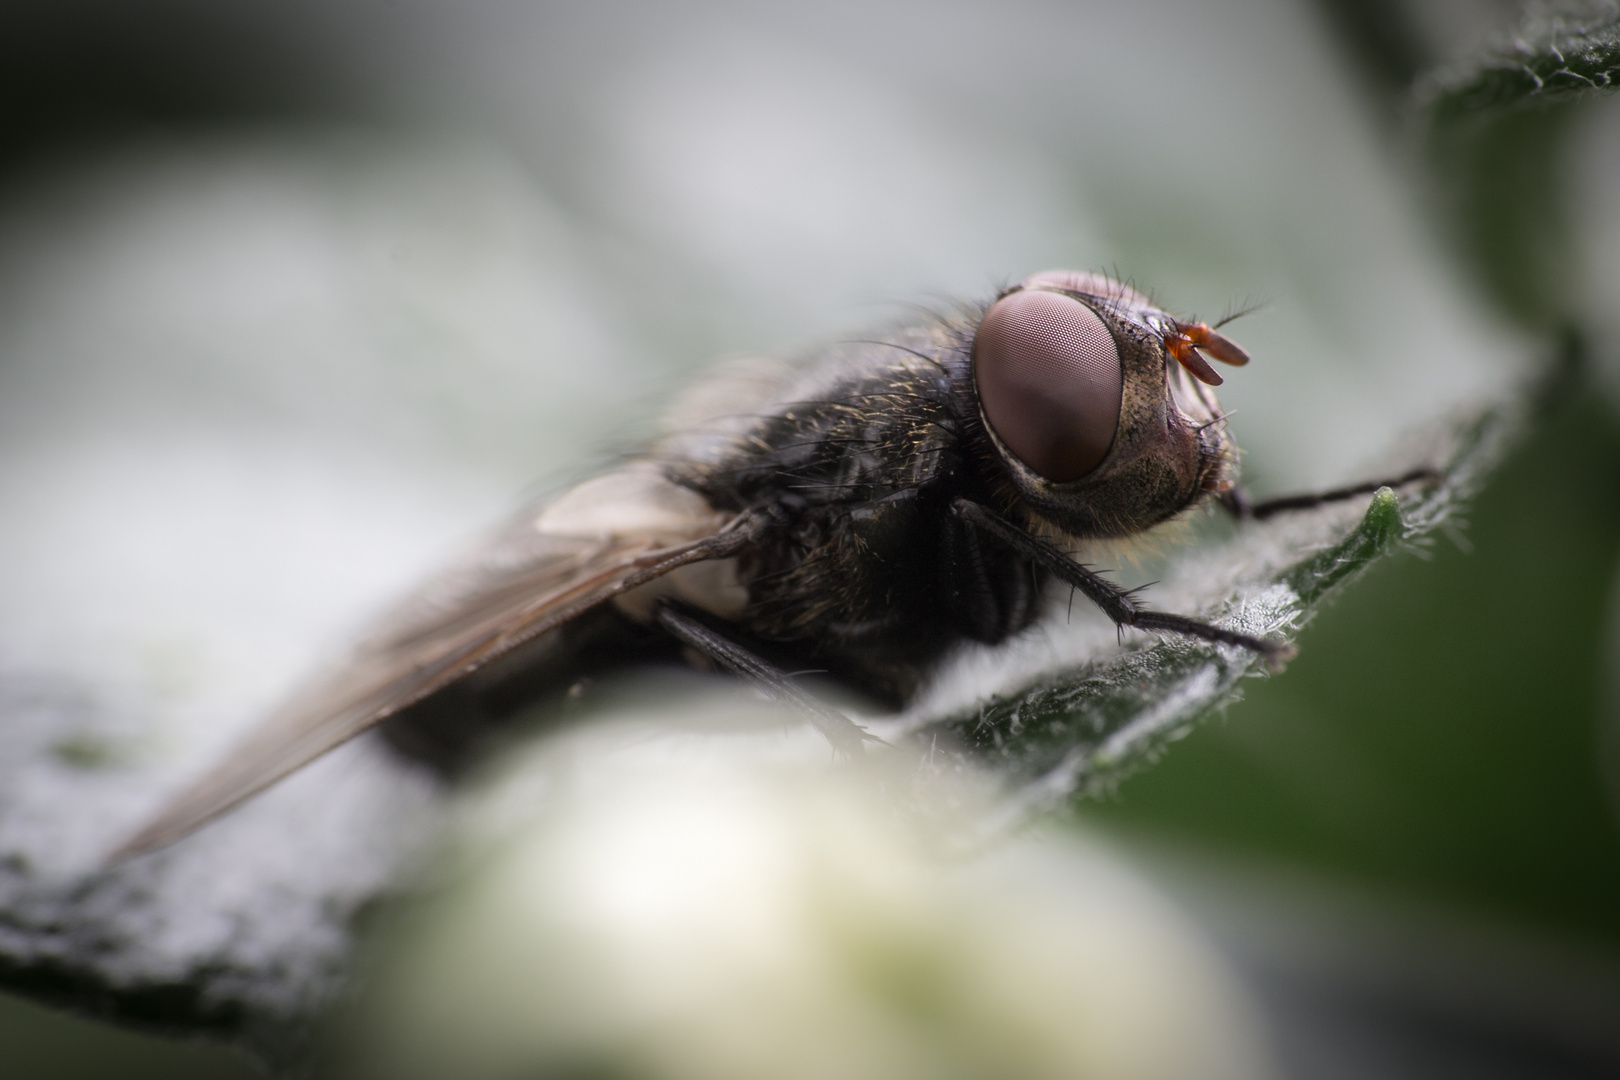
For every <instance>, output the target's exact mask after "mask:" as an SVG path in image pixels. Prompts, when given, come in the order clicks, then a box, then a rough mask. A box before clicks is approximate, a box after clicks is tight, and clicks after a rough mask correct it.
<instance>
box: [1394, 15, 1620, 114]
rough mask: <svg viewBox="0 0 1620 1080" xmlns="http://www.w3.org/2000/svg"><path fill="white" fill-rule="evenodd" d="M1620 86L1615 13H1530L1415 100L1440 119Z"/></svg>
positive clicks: (1619, 23)
mask: <svg viewBox="0 0 1620 1080" xmlns="http://www.w3.org/2000/svg"><path fill="white" fill-rule="evenodd" d="M1616 86H1620V13H1616V12H1615V11H1613V10H1610V11H1608V12H1606V13H1604V14H1602V15H1599V16H1594V17H1586V18H1582V17H1579V16H1575V15H1570V14H1549V13H1536V14H1533V15H1531V16H1530V17H1529V18H1527V19H1526V21H1525V22H1524V23H1523V25H1522V26H1521V27H1520V29H1519V31H1518V32H1517V33H1516V34H1514V35H1513V38H1512V39H1511V41H1509V42H1507V43H1505V44H1504V45H1502V46H1499V47H1498V48H1495V49H1492V50H1490V51H1488V52H1486V53H1484V54H1482V55H1480V56H1478V57H1475V58H1473V59H1471V60H1469V61H1468V62H1466V63H1463V64H1459V65H1456V66H1454V67H1451V68H1449V69H1446V70H1443V71H1440V72H1437V73H1435V74H1434V75H1431V76H1429V77H1428V78H1426V79H1424V80H1423V81H1422V83H1421V84H1420V86H1419V92H1418V97H1419V102H1420V104H1422V105H1424V106H1425V107H1426V108H1427V109H1428V110H1429V111H1430V113H1431V114H1432V115H1433V116H1434V117H1435V118H1436V119H1437V120H1439V121H1441V122H1449V121H1453V120H1457V119H1460V118H1462V117H1465V116H1469V115H1473V114H1479V113H1494V112H1501V111H1503V110H1505V109H1508V108H1512V107H1515V106H1520V105H1526V104H1530V103H1537V104H1540V103H1551V102H1556V101H1567V100H1571V99H1580V98H1586V97H1590V96H1593V95H1596V94H1603V93H1608V92H1609V91H1612V90H1614V89H1615V88H1616Z"/></svg>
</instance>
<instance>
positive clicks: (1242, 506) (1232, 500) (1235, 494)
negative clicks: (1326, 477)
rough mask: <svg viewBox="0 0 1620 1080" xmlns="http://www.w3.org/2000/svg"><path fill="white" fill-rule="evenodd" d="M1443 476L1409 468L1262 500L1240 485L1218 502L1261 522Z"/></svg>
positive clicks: (1434, 471)
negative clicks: (1387, 475)
mask: <svg viewBox="0 0 1620 1080" xmlns="http://www.w3.org/2000/svg"><path fill="white" fill-rule="evenodd" d="M1444 479H1445V474H1444V473H1442V472H1441V471H1440V470H1439V469H1429V468H1423V469H1413V470H1412V471H1411V472H1409V473H1407V474H1406V475H1404V476H1397V477H1393V478H1391V479H1389V480H1369V481H1368V482H1367V483H1365V484H1355V485H1352V486H1351V487H1342V488H1334V489H1333V490H1331V491H1318V492H1314V493H1311V494H1306V495H1285V496H1283V497H1282V498H1280V499H1266V500H1264V501H1262V502H1253V501H1251V500H1250V499H1249V496H1248V494H1247V493H1246V492H1245V491H1244V490H1243V489H1242V488H1232V489H1231V490H1230V491H1227V492H1225V493H1224V494H1222V495H1221V505H1222V506H1224V507H1226V509H1227V510H1228V511H1230V512H1231V514H1232V516H1233V517H1235V518H1239V519H1242V520H1245V521H1264V520H1265V519H1266V518H1268V517H1271V516H1272V515H1273V514H1281V513H1284V512H1286V511H1289V510H1309V509H1311V508H1312V507H1316V506H1321V505H1322V504H1323V503H1331V502H1343V501H1344V500H1345V499H1353V498H1355V497H1356V496H1357V495H1371V494H1372V493H1373V492H1375V491H1377V490H1378V489H1379V488H1385V487H1391V488H1398V487H1405V486H1406V485H1407V484H1416V483H1425V484H1438V483H1439V482H1440V481H1442V480H1444Z"/></svg>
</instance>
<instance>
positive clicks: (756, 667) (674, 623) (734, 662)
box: [653, 601, 873, 756]
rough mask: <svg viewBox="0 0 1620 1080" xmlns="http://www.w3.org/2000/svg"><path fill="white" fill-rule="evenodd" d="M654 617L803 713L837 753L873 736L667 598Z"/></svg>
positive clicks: (684, 640)
mask: <svg viewBox="0 0 1620 1080" xmlns="http://www.w3.org/2000/svg"><path fill="white" fill-rule="evenodd" d="M653 618H654V619H656V620H657V622H658V625H659V626H661V627H662V628H663V629H664V630H665V631H666V632H668V634H669V635H670V636H671V637H673V638H674V639H675V640H676V641H679V642H680V643H681V644H682V645H686V646H689V647H690V648H693V649H696V650H697V651H698V652H699V653H702V654H703V655H704V656H706V657H708V658H709V659H710V660H713V661H714V662H715V663H716V664H719V665H720V666H721V667H723V668H725V669H726V670H727V671H729V672H731V673H732V674H733V675H738V676H741V677H742V678H744V679H747V680H748V681H749V682H751V683H753V684H754V685H755V686H757V687H759V688H760V689H761V690H763V691H765V693H766V694H767V695H768V696H769V697H770V698H772V699H773V700H775V701H779V702H781V703H782V704H784V705H789V706H792V707H793V708H794V709H797V710H798V711H799V712H802V713H804V714H805V715H806V716H807V717H809V718H810V722H811V723H812V724H813V725H815V728H816V730H817V731H819V732H821V734H822V735H823V736H825V737H826V739H827V741H828V742H829V743H831V744H832V746H833V749H834V750H836V751H838V752H839V753H842V754H848V755H851V756H853V755H856V754H859V753H860V752H861V751H862V750H863V749H864V748H865V745H866V743H867V742H868V741H869V740H873V736H871V735H869V734H867V732H866V729H865V728H863V727H861V726H860V725H859V724H857V723H856V722H855V721H853V720H851V719H850V718H849V717H847V716H845V715H844V714H843V713H841V712H839V711H838V710H837V709H834V708H831V707H829V706H827V705H824V704H822V703H821V702H819V701H817V700H816V698H815V696H814V695H812V694H810V693H808V692H807V691H806V690H805V689H804V688H803V687H802V686H800V685H799V684H798V683H797V682H795V681H794V679H793V676H792V675H789V674H788V673H787V672H785V671H783V670H782V669H781V668H779V667H777V666H776V665H775V664H772V663H771V662H770V661H768V660H765V659H762V658H761V657H758V656H755V655H754V654H753V653H751V652H749V651H748V650H747V649H745V648H743V647H742V646H741V645H738V644H737V643H736V642H735V641H732V640H731V639H730V638H728V637H726V636H725V635H724V634H722V633H721V632H720V631H718V630H716V629H714V628H713V627H712V626H709V625H708V624H707V623H703V622H699V621H698V620H697V619H695V618H693V617H692V616H690V615H688V614H686V613H685V612H683V611H681V610H679V609H678V608H676V607H675V606H674V605H673V604H671V603H669V602H668V601H665V602H662V603H660V604H659V605H658V607H657V608H655V609H654V611H653Z"/></svg>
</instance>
